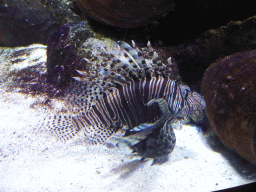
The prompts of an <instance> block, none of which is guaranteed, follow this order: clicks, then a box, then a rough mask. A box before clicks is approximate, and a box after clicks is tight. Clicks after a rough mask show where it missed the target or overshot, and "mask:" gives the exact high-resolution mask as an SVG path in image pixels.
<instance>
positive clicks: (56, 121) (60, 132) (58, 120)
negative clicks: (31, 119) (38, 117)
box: [42, 114, 80, 142]
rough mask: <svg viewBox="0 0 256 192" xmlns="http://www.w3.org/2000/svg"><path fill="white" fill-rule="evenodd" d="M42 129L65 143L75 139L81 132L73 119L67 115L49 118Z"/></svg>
mask: <svg viewBox="0 0 256 192" xmlns="http://www.w3.org/2000/svg"><path fill="white" fill-rule="evenodd" d="M42 127H44V128H45V129H46V132H49V133H50V134H51V135H52V136H54V137H56V138H57V139H58V140H60V141H64V142H66V141H68V140H70V139H72V138H73V137H75V136H76V135H77V134H78V132H79V131H80V129H79V127H77V126H76V124H75V123H74V120H73V117H72V116H71V115H67V114H58V115H53V116H49V118H48V119H47V121H45V122H44V124H43V125H42Z"/></svg>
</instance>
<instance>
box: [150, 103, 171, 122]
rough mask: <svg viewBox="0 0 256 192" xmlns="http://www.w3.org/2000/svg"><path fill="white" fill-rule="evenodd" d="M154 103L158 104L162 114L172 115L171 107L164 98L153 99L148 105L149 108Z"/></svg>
mask: <svg viewBox="0 0 256 192" xmlns="http://www.w3.org/2000/svg"><path fill="white" fill-rule="evenodd" d="M153 103H157V104H158V106H159V108H160V111H161V112H162V114H164V115H167V114H171V111H170V110H169V105H168V103H167V101H166V100H165V99H163V98H159V99H152V100H150V101H149V102H148V103H147V104H146V105H147V106H151V105H152V104H153ZM161 118H162V117H161ZM165 118H166V117H165Z"/></svg>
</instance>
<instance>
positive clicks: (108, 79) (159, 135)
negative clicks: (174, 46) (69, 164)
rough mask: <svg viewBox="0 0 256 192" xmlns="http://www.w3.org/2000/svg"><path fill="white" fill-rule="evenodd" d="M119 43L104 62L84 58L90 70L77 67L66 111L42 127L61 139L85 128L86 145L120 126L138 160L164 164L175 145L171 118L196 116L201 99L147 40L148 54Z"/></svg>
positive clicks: (200, 112)
mask: <svg viewBox="0 0 256 192" xmlns="http://www.w3.org/2000/svg"><path fill="white" fill-rule="evenodd" d="M118 47H119V54H118V55H111V57H110V58H109V60H107V61H106V62H104V63H93V62H92V61H89V60H88V59H85V61H86V62H87V63H88V70H87V71H78V73H79V76H78V77H74V81H73V82H71V83H70V85H69V86H68V89H67V94H66V98H67V103H68V104H69V106H70V110H71V113H70V115H53V116H50V117H49V119H48V120H46V127H47V128H48V130H50V132H51V133H52V134H53V135H55V136H57V138H59V139H60V140H64V141H66V140H68V139H70V138H72V137H74V136H75V135H76V134H77V133H80V132H83V133H84V135H85V140H87V141H88V143H90V144H104V143H105V142H106V141H107V139H108V138H109V137H111V135H112V134H114V133H116V132H117V131H119V130H122V131H124V132H125V134H124V138H123V139H121V140H122V141H123V142H125V143H127V144H128V145H129V146H130V147H131V148H132V149H133V150H134V152H137V153H138V154H139V155H141V156H142V159H145V158H154V163H162V162H164V161H166V158H167V155H168V154H169V153H171V151H172V150H173V148H174V146H175V141H176V138H175V134H174V132H173V129H172V126H171V123H172V120H173V119H174V118H192V119H193V120H194V121H200V120H201V119H202V117H203V110H204V108H205V102H204V100H203V98H202V97H201V96H200V95H199V94H198V93H196V92H193V91H191V90H190V88H189V87H188V86H186V85H184V84H181V83H178V82H176V81H174V80H172V79H171V70H172V69H171V66H172V58H169V59H167V63H166V64H164V63H163V62H162V61H161V60H160V59H159V57H158V55H157V54H156V52H154V50H153V48H152V47H151V45H150V43H148V50H149V53H150V55H151V58H149V59H145V56H144V54H143V52H142V51H141V50H140V49H139V48H138V47H137V46H136V44H135V43H134V42H133V47H131V46H130V45H128V44H127V43H125V42H118ZM88 71H89V72H88ZM129 137H130V138H132V139H133V141H130V140H129V139H126V138H129Z"/></svg>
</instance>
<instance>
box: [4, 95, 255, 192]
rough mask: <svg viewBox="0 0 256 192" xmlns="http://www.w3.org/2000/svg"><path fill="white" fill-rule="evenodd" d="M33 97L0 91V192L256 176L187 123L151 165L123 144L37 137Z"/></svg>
mask: <svg viewBox="0 0 256 192" xmlns="http://www.w3.org/2000/svg"><path fill="white" fill-rule="evenodd" d="M36 99H37V98H32V97H30V96H27V95H24V94H19V93H5V92H4V91H1V98H0V122H1V125H0V191H89V190H90V191H133V192H134V191H170V190H172V191H212V190H217V189H223V188H227V187H232V186H237V185H241V184H245V183H249V182H252V181H255V180H256V179H255V178H256V177H255V173H254V175H253V173H252V175H253V176H251V178H250V179H248V178H245V177H243V176H242V175H241V174H239V173H238V172H237V171H236V170H235V169H234V167H232V166H231V165H230V164H229V161H228V160H226V158H224V156H223V155H222V154H221V153H217V152H214V151H213V150H212V149H211V148H210V147H209V146H208V144H207V142H206V140H205V139H204V138H203V135H202V133H200V132H198V131H197V130H196V127H192V126H184V127H183V128H182V129H181V130H175V133H176V137H177V144H176V147H175V149H174V151H173V152H172V154H171V155H170V159H169V161H168V162H166V163H164V164H162V165H155V166H151V163H152V160H151V159H147V160H145V161H143V162H141V161H140V160H139V157H136V156H131V155H130V153H131V151H130V150H129V149H128V148H115V149H108V148H106V147H105V146H83V145H79V144H75V143H74V142H72V141H71V142H70V143H68V144H64V143H60V142H57V141H56V140H55V139H54V138H51V137H47V135H45V134H41V135H40V134H39V135H36V134H34V133H32V132H33V128H35V127H36V126H37V124H38V121H39V119H42V117H43V116H44V113H43V110H41V111H40V110H38V109H33V108H31V107H30V106H31V105H32V104H33V103H34V102H35V101H36ZM239 161H241V160H238V162H239ZM245 171H246V170H245Z"/></svg>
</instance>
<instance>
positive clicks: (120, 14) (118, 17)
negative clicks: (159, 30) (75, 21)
mask: <svg viewBox="0 0 256 192" xmlns="http://www.w3.org/2000/svg"><path fill="white" fill-rule="evenodd" d="M76 2H77V4H78V6H79V7H80V9H81V10H82V11H83V13H84V14H85V15H86V16H88V17H90V18H92V19H95V20H97V21H100V22H102V23H104V24H108V25H113V26H116V27H120V28H136V27H140V26H143V25H146V24H149V23H152V22H154V21H157V19H158V18H159V17H163V16H165V15H166V13H167V12H169V11H170V10H172V11H173V10H174V2H173V1H172V0H158V1H151V0H140V1H134V0H130V1H123V0H105V1H99V0H76Z"/></svg>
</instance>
